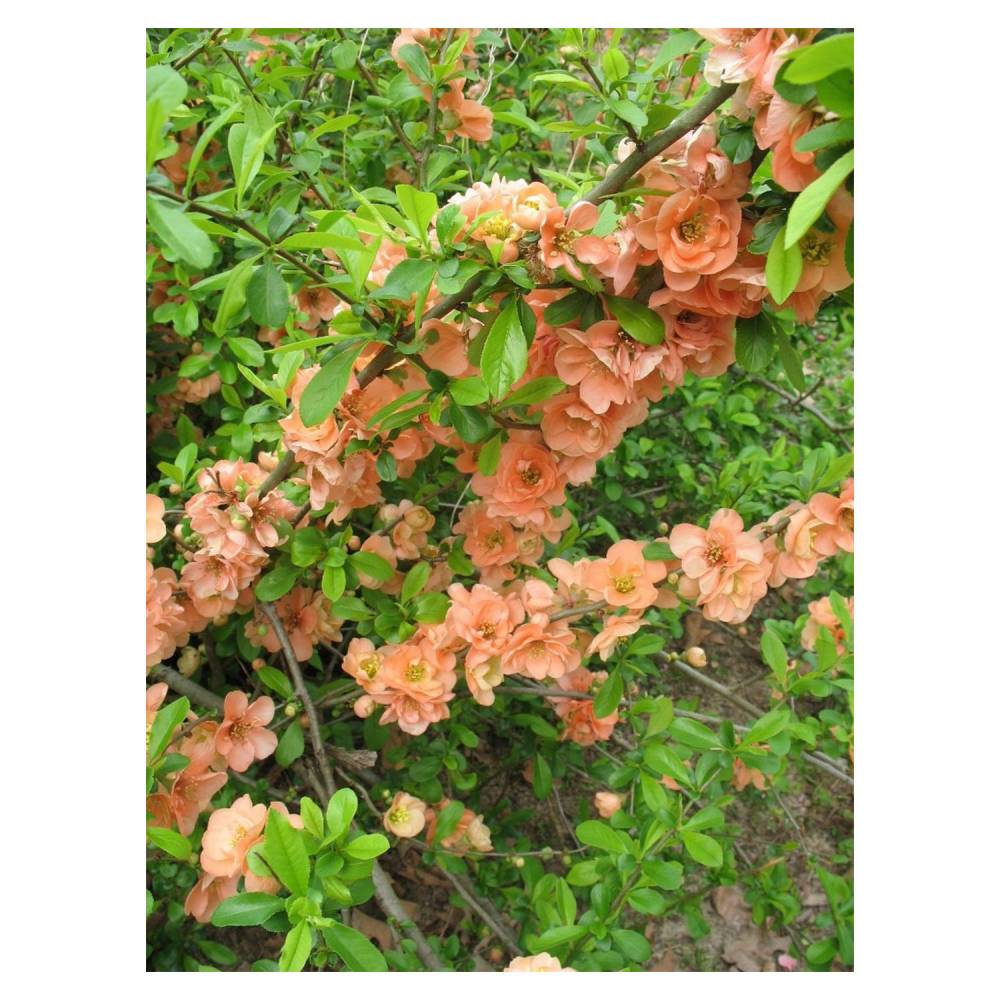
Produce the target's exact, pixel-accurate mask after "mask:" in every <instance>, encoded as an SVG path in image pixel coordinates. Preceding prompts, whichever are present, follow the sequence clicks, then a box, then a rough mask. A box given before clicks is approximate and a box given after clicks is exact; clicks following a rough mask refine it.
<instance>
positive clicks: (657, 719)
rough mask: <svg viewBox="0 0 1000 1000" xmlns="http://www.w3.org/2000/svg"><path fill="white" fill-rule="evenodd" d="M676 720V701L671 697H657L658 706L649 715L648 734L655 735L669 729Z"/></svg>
mask: <svg viewBox="0 0 1000 1000" xmlns="http://www.w3.org/2000/svg"><path fill="white" fill-rule="evenodd" d="M673 721H674V703H673V702H672V701H671V700H670V699H669V698H657V699H656V707H655V708H654V709H653V711H652V712H651V713H650V715H649V724H648V725H647V727H646V736H655V735H656V734H657V733H662V732H663V730H664V729H668V728H669V727H670V724H671V723H672V722H673Z"/></svg>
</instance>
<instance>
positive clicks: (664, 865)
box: [642, 858, 684, 892]
mask: <svg viewBox="0 0 1000 1000" xmlns="http://www.w3.org/2000/svg"><path fill="white" fill-rule="evenodd" d="M642 874H643V875H645V876H646V878H648V879H650V880H651V881H653V882H655V883H656V884H657V885H658V886H659V887H660V888H661V889H666V891H667V892H673V891H674V890H675V889H679V888H680V887H681V886H682V885H683V884H684V866H683V865H682V864H681V863H680V862H679V861H660V860H659V859H658V858H649V859H647V860H646V861H643V863H642Z"/></svg>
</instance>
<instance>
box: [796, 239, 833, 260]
mask: <svg viewBox="0 0 1000 1000" xmlns="http://www.w3.org/2000/svg"><path fill="white" fill-rule="evenodd" d="M799 248H800V249H801V251H802V256H803V258H804V259H805V260H807V261H809V263H810V264H818V265H819V266H820V267H826V266H827V265H828V264H829V263H830V253H831V251H832V250H833V244H832V243H831V242H830V241H829V240H825V239H823V237H822V236H820V235H819V234H818V233H815V232H812V231H810V232H808V233H806V234H805V236H803V237H802V240H801V241H800V243H799Z"/></svg>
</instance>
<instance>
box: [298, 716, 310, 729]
mask: <svg viewBox="0 0 1000 1000" xmlns="http://www.w3.org/2000/svg"><path fill="white" fill-rule="evenodd" d="M299 725H300V726H301V727H302V728H303V729H308V728H309V716H308V715H306V713H305V712H303V713H302V714H301V715H300V716H299Z"/></svg>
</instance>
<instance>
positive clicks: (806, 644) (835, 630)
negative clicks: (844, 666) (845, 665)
mask: <svg viewBox="0 0 1000 1000" xmlns="http://www.w3.org/2000/svg"><path fill="white" fill-rule="evenodd" d="M844 603H845V604H846V605H847V609H848V610H849V611H850V612H851V619H852V620H853V618H854V598H853V597H848V598H847V600H846V601H845V602H844ZM821 628H827V629H829V630H830V635H832V636H833V641H834V643H835V644H836V646H837V652H838V653H839V654H841V655H843V653H844V651H845V649H846V646H845V645H844V640H845V639H846V637H847V634H846V632H845V631H844V626H843V625H841V624H840V619H839V618H838V617H837V615H836V612H835V611H834V610H833V605H832V604H831V603H830V598H829V597H821V598H820V599H819V600H818V601H813V602H812V603H811V604H810V605H809V621H807V622H806V625H805V628H803V629H802V648H803V649H815V648H816V639H817V637H818V636H819V630H820V629H821Z"/></svg>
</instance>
